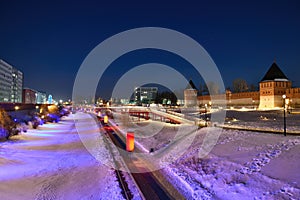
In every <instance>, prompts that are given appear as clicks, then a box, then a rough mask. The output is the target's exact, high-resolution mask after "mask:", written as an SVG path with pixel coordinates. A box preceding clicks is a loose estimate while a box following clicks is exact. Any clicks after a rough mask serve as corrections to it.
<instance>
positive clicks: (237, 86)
mask: <svg viewBox="0 0 300 200" xmlns="http://www.w3.org/2000/svg"><path fill="white" fill-rule="evenodd" d="M226 90H230V91H231V92H233V93H239V92H254V91H258V87H257V86H256V85H254V84H250V85H248V83H247V81H246V80H244V79H242V78H237V79H235V80H233V82H232V86H231V87H227V88H226ZM199 94H200V95H216V94H220V86H219V85H218V84H217V83H215V82H212V81H210V82H207V84H205V83H204V84H200V86H199Z"/></svg>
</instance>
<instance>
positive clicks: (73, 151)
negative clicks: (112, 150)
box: [0, 113, 123, 200]
mask: <svg viewBox="0 0 300 200" xmlns="http://www.w3.org/2000/svg"><path fill="white" fill-rule="evenodd" d="M87 115H88V114H83V113H78V114H76V115H73V116H70V117H67V118H63V120H61V121H60V122H59V123H56V124H44V125H43V126H40V127H38V129H36V130H34V129H29V130H28V132H27V133H22V134H21V135H18V136H14V137H13V139H12V140H11V141H6V142H2V143H0V182H1V184H0V194H1V195H0V196H1V199H6V200H10V199H123V197H122V194H121V189H120V187H119V183H118V182H117V178H116V175H115V172H114V170H113V169H111V168H108V167H107V166H106V165H104V164H102V163H100V162H98V161H97V160H96V159H95V158H94V157H93V156H92V155H91V154H89V152H88V151H87V150H86V148H85V147H84V146H83V144H82V142H81V140H80V138H79V136H78V134H77V132H76V129H75V126H74V121H73V119H72V117H74V116H77V117H79V118H80V117H82V118H85V117H87ZM86 129H87V131H88V133H89V134H86V136H85V137H87V138H89V137H91V135H94V134H97V135H99V131H98V130H94V129H93V127H91V128H90V130H88V128H86ZM81 137H84V136H81Z"/></svg>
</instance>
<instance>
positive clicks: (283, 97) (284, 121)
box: [282, 94, 286, 136]
mask: <svg viewBox="0 0 300 200" xmlns="http://www.w3.org/2000/svg"><path fill="white" fill-rule="evenodd" d="M282 99H283V133H284V136H286V116H285V100H286V95H285V94H284V95H282Z"/></svg>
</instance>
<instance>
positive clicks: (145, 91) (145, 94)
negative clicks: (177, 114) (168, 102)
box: [134, 87, 158, 103]
mask: <svg viewBox="0 0 300 200" xmlns="http://www.w3.org/2000/svg"><path fill="white" fill-rule="evenodd" d="M157 91H158V88H157V87H136V88H135V89H134V100H135V102H139V103H142V102H146V103H151V102H154V101H155V99H156V96H157Z"/></svg>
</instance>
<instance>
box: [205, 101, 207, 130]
mask: <svg viewBox="0 0 300 200" xmlns="http://www.w3.org/2000/svg"><path fill="white" fill-rule="evenodd" d="M204 117H205V126H207V104H205V115H204Z"/></svg>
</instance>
